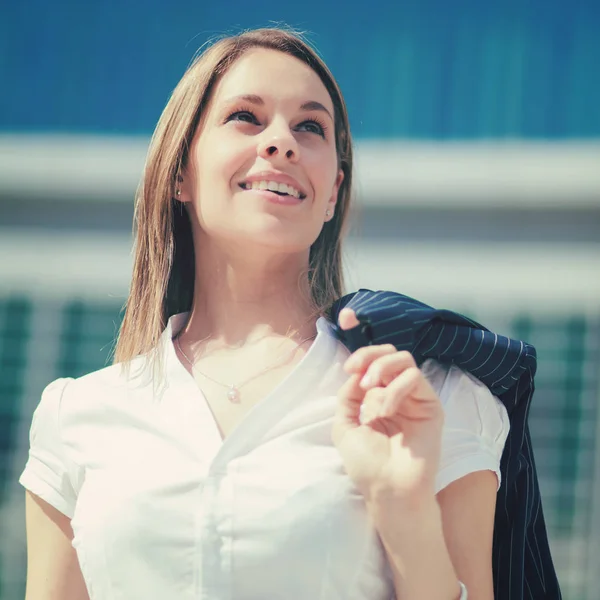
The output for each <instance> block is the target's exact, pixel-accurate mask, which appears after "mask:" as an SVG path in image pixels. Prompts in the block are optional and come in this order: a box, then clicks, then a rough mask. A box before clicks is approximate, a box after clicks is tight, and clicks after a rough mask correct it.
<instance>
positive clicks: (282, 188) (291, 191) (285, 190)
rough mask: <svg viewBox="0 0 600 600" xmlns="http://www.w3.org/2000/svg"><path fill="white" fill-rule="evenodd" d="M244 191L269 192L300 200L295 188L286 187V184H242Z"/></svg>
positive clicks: (260, 182) (258, 182)
mask: <svg viewBox="0 0 600 600" xmlns="http://www.w3.org/2000/svg"><path fill="white" fill-rule="evenodd" d="M243 186H244V189H247V190H250V189H252V190H270V191H272V192H279V193H281V194H288V195H289V196H293V197H294V198H300V197H301V196H300V191H299V190H297V189H296V188H294V187H292V186H291V185H288V184H287V183H278V182H277V181H267V180H263V181H253V182H251V183H245V184H243Z"/></svg>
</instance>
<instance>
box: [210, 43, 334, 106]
mask: <svg viewBox="0 0 600 600" xmlns="http://www.w3.org/2000/svg"><path fill="white" fill-rule="evenodd" d="M246 94H256V95H258V96H261V97H264V99H265V100H267V99H269V98H270V99H276V100H281V101H290V102H297V103H298V104H302V103H304V102H306V101H310V100H316V101H317V102H320V103H321V104H323V105H324V106H325V107H327V108H328V109H329V110H330V112H332V114H333V103H332V101H331V98H330V96H329V92H328V91H327V89H326V88H325V86H324V85H323V82H322V81H321V79H320V78H319V76H318V75H317V74H316V73H315V72H314V71H313V70H312V69H311V68H310V67H309V66H308V65H307V64H306V63H303V62H302V61H301V60H299V59H297V58H296V57H294V56H291V55H289V54H285V53H284V52H279V51H277V50H269V49H264V48H255V49H252V50H249V51H248V52H246V53H245V54H244V55H243V56H241V57H240V58H239V59H237V60H236V61H235V62H234V63H233V65H232V66H231V67H230V69H229V70H228V71H227V72H226V73H225V75H224V76H223V78H222V79H221V81H220V82H219V84H218V85H217V88H216V90H215V94H214V97H213V99H214V101H215V102H216V103H218V102H222V101H226V100H227V99H228V98H233V97H235V96H239V95H246Z"/></svg>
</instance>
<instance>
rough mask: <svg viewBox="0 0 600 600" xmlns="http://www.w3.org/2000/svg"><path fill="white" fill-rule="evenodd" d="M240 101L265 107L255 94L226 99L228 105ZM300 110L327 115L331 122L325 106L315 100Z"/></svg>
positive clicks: (263, 102) (302, 106) (305, 104)
mask: <svg viewBox="0 0 600 600" xmlns="http://www.w3.org/2000/svg"><path fill="white" fill-rule="evenodd" d="M240 100H244V101H245V102H249V103H250V104H255V105H256V106H264V105H265V101H264V100H263V99H262V98H261V97H260V96H257V95H256V94H243V95H241V96H233V97H232V98H228V99H227V100H226V102H227V103H228V104H229V103H232V102H236V101H240ZM300 110H306V111H311V110H318V111H321V112H324V113H327V114H328V115H329V118H330V119H331V120H332V121H333V117H332V116H331V113H330V112H329V111H328V110H327V108H325V106H323V105H322V104H321V103H320V102H317V101H316V100H309V101H308V102H305V103H304V104H301V105H300Z"/></svg>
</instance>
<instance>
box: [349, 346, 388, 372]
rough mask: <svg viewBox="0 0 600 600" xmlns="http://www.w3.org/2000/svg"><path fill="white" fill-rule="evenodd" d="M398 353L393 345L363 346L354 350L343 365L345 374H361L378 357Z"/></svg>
mask: <svg viewBox="0 0 600 600" xmlns="http://www.w3.org/2000/svg"><path fill="white" fill-rule="evenodd" d="M395 352H398V351H397V350H396V346H394V345H393V344H379V345H377V346H363V347H362V348H359V349H358V350H355V351H354V352H353V353H352V354H351V355H350V357H349V358H348V360H346V362H345V363H344V370H345V371H346V372H347V373H361V372H364V371H366V370H367V369H368V367H369V365H370V364H371V363H372V362H373V361H374V360H375V359H377V358H379V357H380V356H385V355H386V354H393V353H395Z"/></svg>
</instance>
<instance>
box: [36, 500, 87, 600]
mask: <svg viewBox="0 0 600 600" xmlns="http://www.w3.org/2000/svg"><path fill="white" fill-rule="evenodd" d="M25 516H26V522H27V591H26V594H25V600H89V596H88V593H87V590H86V587H85V583H84V581H83V576H82V575H81V570H80V568H79V562H78V560H77V555H76V554H75V549H74V548H73V546H72V545H71V541H72V539H73V530H72V529H71V520H70V519H69V518H68V517H67V516H65V515H63V514H62V513H61V512H59V511H58V510H56V509H55V508H54V507H53V506H51V505H50V504H48V503H47V502H45V501H44V500H42V499H41V498H39V497H38V496H36V495H35V494H32V493H31V492H26V497H25Z"/></svg>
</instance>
